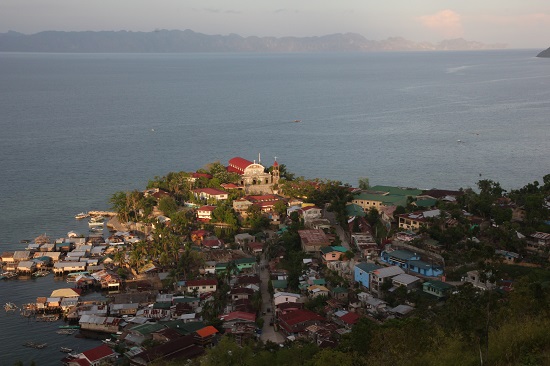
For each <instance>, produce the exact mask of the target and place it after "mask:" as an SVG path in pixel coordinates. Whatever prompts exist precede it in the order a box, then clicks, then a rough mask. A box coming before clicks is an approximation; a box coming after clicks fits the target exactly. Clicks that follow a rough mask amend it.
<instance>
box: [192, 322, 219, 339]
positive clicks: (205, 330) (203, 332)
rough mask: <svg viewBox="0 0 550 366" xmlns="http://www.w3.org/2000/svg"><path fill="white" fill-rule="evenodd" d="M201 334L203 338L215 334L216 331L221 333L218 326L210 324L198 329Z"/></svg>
mask: <svg viewBox="0 0 550 366" xmlns="http://www.w3.org/2000/svg"><path fill="white" fill-rule="evenodd" d="M196 333H197V334H198V335H199V336H201V338H206V337H208V336H211V335H214V334H216V333H219V332H218V330H217V329H216V328H214V327H213V326H211V325H209V326H207V327H204V328H202V329H199V330H197V332H196Z"/></svg>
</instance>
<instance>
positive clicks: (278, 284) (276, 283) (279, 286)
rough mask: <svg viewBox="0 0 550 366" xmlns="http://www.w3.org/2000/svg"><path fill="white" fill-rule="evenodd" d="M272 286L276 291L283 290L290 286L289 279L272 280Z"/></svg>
mask: <svg viewBox="0 0 550 366" xmlns="http://www.w3.org/2000/svg"><path fill="white" fill-rule="evenodd" d="M271 286H272V287H273V291H275V292H283V291H285V290H286V289H287V287H288V281H287V280H271Z"/></svg>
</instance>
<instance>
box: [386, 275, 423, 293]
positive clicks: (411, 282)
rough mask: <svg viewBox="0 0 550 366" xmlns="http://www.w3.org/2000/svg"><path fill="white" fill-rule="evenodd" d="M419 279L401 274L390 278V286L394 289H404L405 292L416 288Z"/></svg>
mask: <svg viewBox="0 0 550 366" xmlns="http://www.w3.org/2000/svg"><path fill="white" fill-rule="evenodd" d="M419 283H420V278H418V277H416V276H412V275H410V274H406V273H402V274H399V275H397V276H395V277H393V278H392V284H393V286H394V287H399V286H401V287H404V288H406V289H407V290H411V289H413V288H415V287H416V286H418V284H419Z"/></svg>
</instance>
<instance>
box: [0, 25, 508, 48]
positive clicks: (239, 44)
mask: <svg viewBox="0 0 550 366" xmlns="http://www.w3.org/2000/svg"><path fill="white" fill-rule="evenodd" d="M502 48H506V45H504V44H493V45H488V44H484V43H480V42H474V41H467V40H465V39H462V38H458V39H451V40H445V41H442V42H440V43H437V44H432V43H429V42H420V43H419V42H413V41H410V40H407V39H404V38H401V37H395V38H388V39H386V40H383V41H372V40H368V39H366V38H365V37H363V36H361V35H359V34H355V33H345V34H341V33H339V34H330V35H325V36H320V37H281V38H276V37H254V36H252V37H241V36H239V35H237V34H230V35H227V36H222V35H207V34H202V33H197V32H193V31H192V30H184V31H180V30H155V31H153V32H129V31H116V32H115V31H101V32H91V31H90V32H61V31H46V32H40V33H35V34H30V35H26V34H22V33H18V32H13V31H9V32H7V33H0V52H122V53H124V52H129V53H132V52H135V53H165V52H346V51H432V50H433V51H439V50H484V49H502Z"/></svg>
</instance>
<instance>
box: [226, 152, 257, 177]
mask: <svg viewBox="0 0 550 366" xmlns="http://www.w3.org/2000/svg"><path fill="white" fill-rule="evenodd" d="M251 164H253V163H252V162H251V161H250V160H246V159H243V158H241V157H238V156H236V157H234V158H233V159H231V160H229V166H228V167H227V170H228V171H230V172H231V171H232V172H235V173H239V174H243V173H244V170H245V169H246V168H247V167H248V166H249V165H251Z"/></svg>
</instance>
